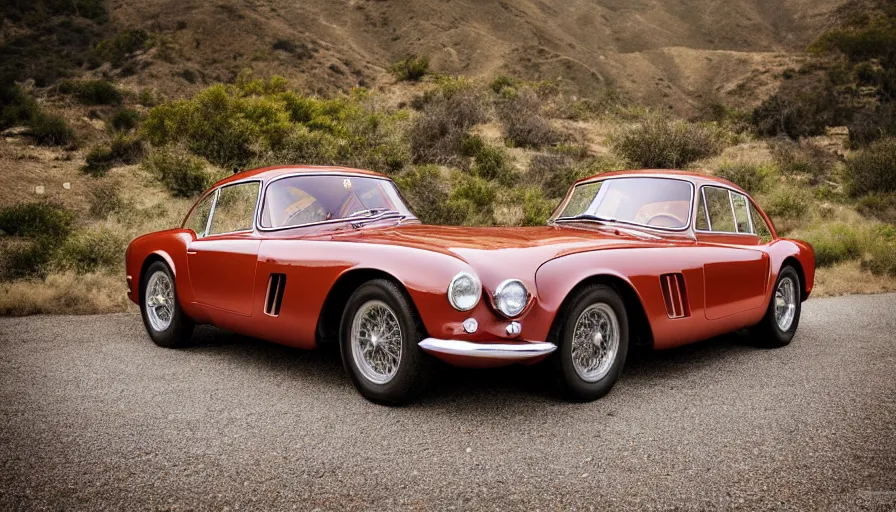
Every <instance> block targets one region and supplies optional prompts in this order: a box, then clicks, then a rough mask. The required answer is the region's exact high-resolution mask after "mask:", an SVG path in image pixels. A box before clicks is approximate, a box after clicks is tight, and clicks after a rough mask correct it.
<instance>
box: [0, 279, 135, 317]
mask: <svg viewBox="0 0 896 512" xmlns="http://www.w3.org/2000/svg"><path fill="white" fill-rule="evenodd" d="M126 292H127V286H126V285H125V282H124V276H122V275H113V274H108V273H105V272H99V273H91V274H76V273H74V272H62V273H52V274H50V275H49V276H47V278H46V279H45V280H24V281H13V282H6V283H0V316H21V315H35V314H43V313H48V314H65V315H83V314H91V313H115V312H121V311H128V310H133V311H136V306H133V305H132V304H131V302H130V301H129V300H128V298H127V296H126V295H125V293H126Z"/></svg>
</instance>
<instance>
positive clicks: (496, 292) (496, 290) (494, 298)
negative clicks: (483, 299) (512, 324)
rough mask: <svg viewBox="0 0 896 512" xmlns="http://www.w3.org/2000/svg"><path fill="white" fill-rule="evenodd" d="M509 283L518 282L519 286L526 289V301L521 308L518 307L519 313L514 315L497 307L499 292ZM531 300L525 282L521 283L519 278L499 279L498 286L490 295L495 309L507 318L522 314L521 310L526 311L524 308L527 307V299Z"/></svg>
mask: <svg viewBox="0 0 896 512" xmlns="http://www.w3.org/2000/svg"><path fill="white" fill-rule="evenodd" d="M511 283H519V284H520V286H522V287H523V290H526V302H525V304H523V308H522V309H520V311H519V313H517V314H515V315H511V314H509V313H505V312H504V311H501V308H500V307H498V297H500V296H501V292H503V291H504V288H507V286H509V285H510V284H511ZM531 300H532V294H531V293H530V292H529V288H528V287H527V286H526V284H525V283H523V282H522V281H520V280H519V279H505V280H503V281H501V284H499V285H498V287H497V288H495V293H494V295H492V304H493V305H494V307H495V310H496V311H497V312H498V313H501V314H502V315H504V316H505V317H507V318H516V317H518V316H520V315H522V314H523V312H524V311H526V308H528V307H529V301H531Z"/></svg>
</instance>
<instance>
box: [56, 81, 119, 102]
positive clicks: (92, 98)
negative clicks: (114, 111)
mask: <svg viewBox="0 0 896 512" xmlns="http://www.w3.org/2000/svg"><path fill="white" fill-rule="evenodd" d="M59 92H61V93H63V94H68V95H71V96H72V97H74V98H75V99H76V100H78V101H79V102H80V103H82V104H84V105H119V104H121V102H122V100H123V96H122V94H121V91H119V90H118V88H116V87H115V86H114V85H112V84H111V83H109V82H107V81H105V80H65V81H64V82H62V83H60V84H59Z"/></svg>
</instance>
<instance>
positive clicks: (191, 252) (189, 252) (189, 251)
mask: <svg viewBox="0 0 896 512" xmlns="http://www.w3.org/2000/svg"><path fill="white" fill-rule="evenodd" d="M187 254H196V251H191V250H189V249H187Z"/></svg>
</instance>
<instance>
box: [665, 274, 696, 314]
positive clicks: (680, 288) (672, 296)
mask: <svg viewBox="0 0 896 512" xmlns="http://www.w3.org/2000/svg"><path fill="white" fill-rule="evenodd" d="M660 286H662V288H663V300H664V301H665V302H666V313H667V314H668V315H669V318H684V317H686V316H690V314H691V311H690V309H689V308H688V296H687V293H686V292H685V289H684V276H683V275H681V274H663V275H661V276H660Z"/></svg>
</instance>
